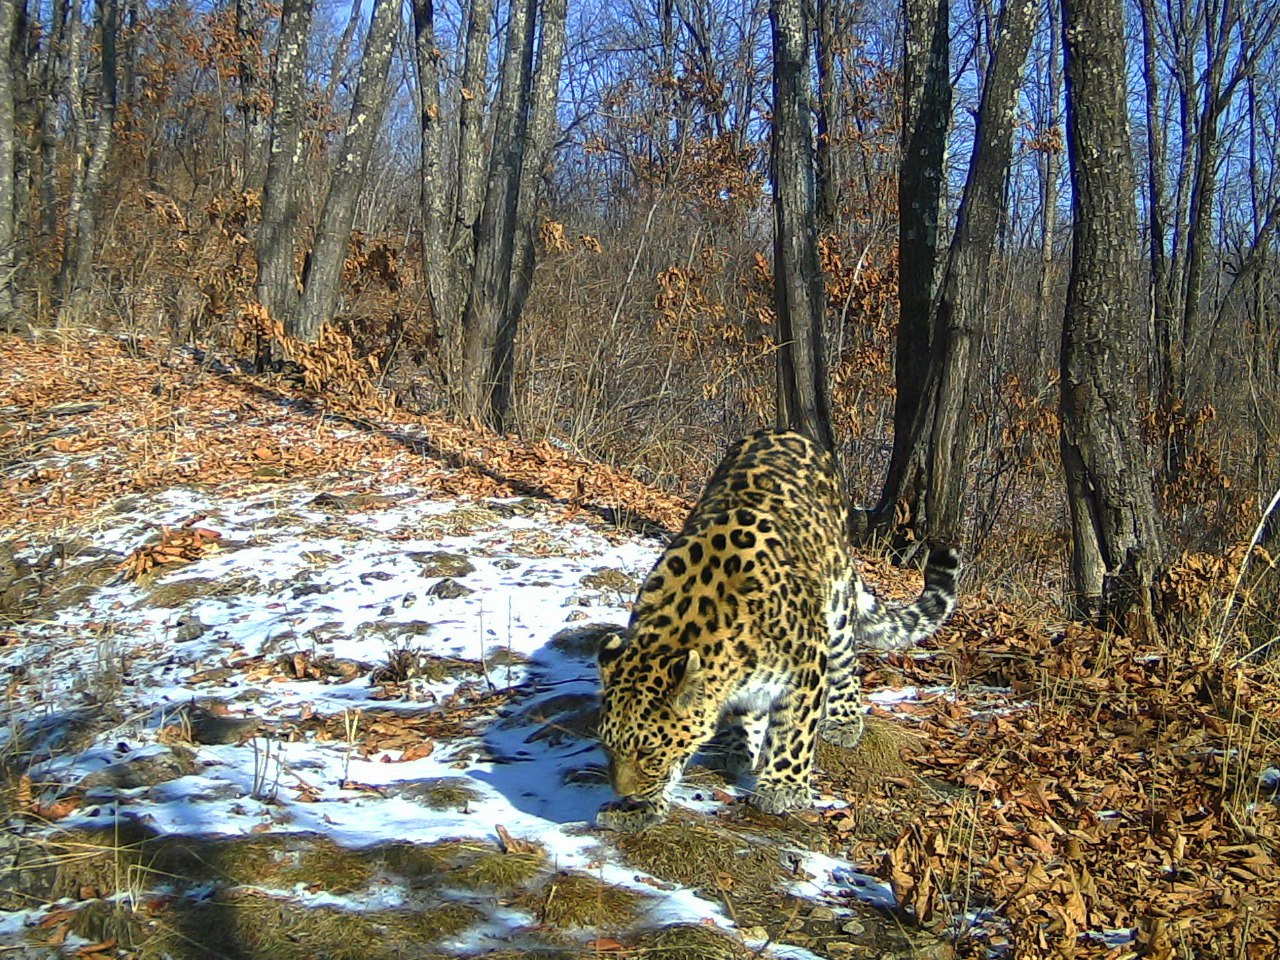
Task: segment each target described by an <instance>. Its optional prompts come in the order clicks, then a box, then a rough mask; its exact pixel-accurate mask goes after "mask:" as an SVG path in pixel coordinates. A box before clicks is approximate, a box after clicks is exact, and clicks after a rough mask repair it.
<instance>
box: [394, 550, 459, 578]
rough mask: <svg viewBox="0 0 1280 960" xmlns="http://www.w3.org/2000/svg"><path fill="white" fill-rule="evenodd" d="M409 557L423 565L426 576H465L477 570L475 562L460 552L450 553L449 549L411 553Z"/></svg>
mask: <svg viewBox="0 0 1280 960" xmlns="http://www.w3.org/2000/svg"><path fill="white" fill-rule="evenodd" d="M408 557H409V559H410V560H412V561H414V562H415V563H420V564H421V565H422V575H423V576H424V577H429V578H432V577H465V576H466V575H467V574H469V573H475V572H476V568H475V564H473V563H472V562H471V561H470V560H468V559H467V558H466V557H464V556H463V555H462V554H460V553H449V552H448V551H447V550H433V551H431V552H416V553H410V554H408Z"/></svg>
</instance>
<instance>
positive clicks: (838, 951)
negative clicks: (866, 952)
mask: <svg viewBox="0 0 1280 960" xmlns="http://www.w3.org/2000/svg"><path fill="white" fill-rule="evenodd" d="M826 948H827V952H828V953H830V954H831V956H832V957H852V956H853V955H854V954H855V953H857V952H858V945H857V944H856V943H849V942H848V941H845V940H829V941H828V942H827V944H826Z"/></svg>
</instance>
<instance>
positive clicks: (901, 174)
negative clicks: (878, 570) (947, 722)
mask: <svg viewBox="0 0 1280 960" xmlns="http://www.w3.org/2000/svg"><path fill="white" fill-rule="evenodd" d="M902 10H903V56H902V72H903V81H902V82H903V91H902V148H901V149H902V154H901V160H900V166H899V170H898V273H899V281H898V290H899V293H898V299H899V305H900V306H899V314H898V344H897V354H896V359H895V366H894V381H895V383H896V385H897V397H896V399H895V401H894V406H893V453H892V455H891V457H890V460H889V470H888V474H887V475H886V477H885V484H884V488H883V491H882V493H881V496H880V503H879V504H878V505H877V507H876V509H875V511H874V514H873V517H872V519H873V521H874V526H875V527H876V528H877V529H878V530H883V529H885V528H887V527H888V526H889V525H890V524H892V523H893V521H894V516H895V513H896V512H897V509H898V501H899V499H905V500H906V502H907V503H908V504H916V503H918V502H919V501H920V498H921V495H922V494H923V490H922V489H921V488H920V487H919V486H918V485H917V484H918V481H919V479H920V477H919V475H918V474H916V475H915V476H913V475H912V471H911V470H910V469H909V468H910V461H911V450H912V423H913V421H914V420H915V417H916V414H917V411H918V410H919V409H920V407H921V405H922V404H923V403H924V393H925V385H926V380H927V376H928V370H929V357H930V350H931V345H932V342H933V330H932V327H931V319H930V318H931V316H932V310H933V298H934V291H935V289H936V286H935V284H936V275H937V266H938V218H939V216H940V214H941V200H942V186H943V184H942V177H943V169H942V164H943V154H944V151H945V149H946V140H947V125H948V123H949V121H950V117H951V79H950V74H949V72H948V70H949V66H948V58H949V56H950V47H951V43H950V8H949V4H948V0H903V4H902Z"/></svg>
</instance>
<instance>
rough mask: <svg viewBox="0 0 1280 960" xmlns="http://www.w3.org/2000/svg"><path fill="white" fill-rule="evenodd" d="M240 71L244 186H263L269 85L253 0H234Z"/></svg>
mask: <svg viewBox="0 0 1280 960" xmlns="http://www.w3.org/2000/svg"><path fill="white" fill-rule="evenodd" d="M235 4H236V6H235V15H236V44H237V46H238V47H239V49H238V50H237V64H236V66H237V73H238V75H239V81H240V97H239V100H238V101H237V104H236V106H237V107H238V108H239V110H240V119H241V122H242V123H243V124H244V153H243V155H242V157H241V161H240V164H241V171H240V183H241V186H242V187H246V188H249V189H253V190H257V189H260V188H261V185H262V181H263V178H264V177H265V176H266V168H267V133H268V130H269V124H268V123H267V115H266V112H265V109H264V108H265V105H266V99H267V98H266V88H265V85H264V80H263V76H262V15H261V13H260V12H259V10H258V9H257V4H256V3H255V2H254V0H235Z"/></svg>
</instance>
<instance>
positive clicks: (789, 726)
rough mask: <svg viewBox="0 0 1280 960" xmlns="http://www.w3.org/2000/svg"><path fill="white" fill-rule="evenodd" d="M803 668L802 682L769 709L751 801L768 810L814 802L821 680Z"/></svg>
mask: <svg viewBox="0 0 1280 960" xmlns="http://www.w3.org/2000/svg"><path fill="white" fill-rule="evenodd" d="M824 680H825V678H821V679H819V678H818V677H817V676H816V675H815V674H814V673H813V672H812V671H802V672H801V678H800V682H797V683H793V684H792V685H791V687H790V689H789V690H788V691H787V692H786V693H784V694H783V695H782V696H781V697H780V698H778V699H777V700H776V701H774V703H773V705H772V707H771V708H770V711H769V731H768V735H767V737H766V739H765V757H764V766H763V768H762V769H761V771H760V776H759V777H758V778H757V780H756V789H755V793H754V795H753V796H752V797H751V803H752V805H754V806H755V807H757V808H758V809H760V810H762V811H763V812H765V813H772V814H779V813H786V812H788V811H790V810H798V809H803V808H805V807H808V806H810V805H811V804H812V803H813V788H812V787H811V786H810V782H809V781H810V778H811V777H812V774H813V759H814V754H815V749H816V740H817V735H818V725H819V722H820V721H821V719H822V701H823V694H824V691H823V689H822V688H823V686H824V685H825V684H824V683H823V682H822V681H824Z"/></svg>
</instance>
